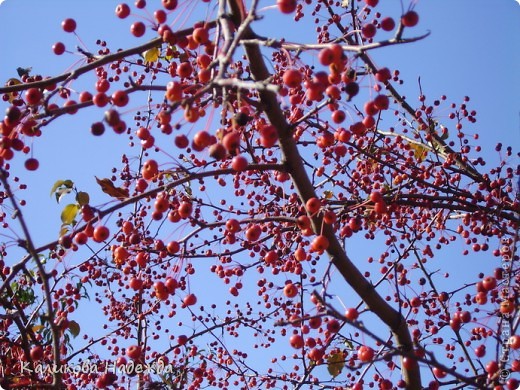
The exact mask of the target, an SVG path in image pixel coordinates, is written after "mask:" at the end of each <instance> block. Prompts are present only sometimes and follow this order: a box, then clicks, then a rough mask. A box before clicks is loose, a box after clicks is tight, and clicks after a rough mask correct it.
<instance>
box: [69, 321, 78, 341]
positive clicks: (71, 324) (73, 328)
mask: <svg viewBox="0 0 520 390" xmlns="http://www.w3.org/2000/svg"><path fill="white" fill-rule="evenodd" d="M69 330H70V334H71V335H72V336H74V337H76V336H77V335H79V332H80V327H79V324H78V323H77V322H76V321H74V320H72V321H69Z"/></svg>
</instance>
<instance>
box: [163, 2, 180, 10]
mask: <svg viewBox="0 0 520 390" xmlns="http://www.w3.org/2000/svg"><path fill="white" fill-rule="evenodd" d="M162 5H163V7H164V8H165V9H167V10H169V11H171V10H174V9H175V8H177V0H162Z"/></svg>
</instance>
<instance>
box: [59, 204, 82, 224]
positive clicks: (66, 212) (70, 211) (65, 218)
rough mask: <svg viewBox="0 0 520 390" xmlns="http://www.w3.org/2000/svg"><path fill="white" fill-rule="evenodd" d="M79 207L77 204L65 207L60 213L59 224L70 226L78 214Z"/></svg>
mask: <svg viewBox="0 0 520 390" xmlns="http://www.w3.org/2000/svg"><path fill="white" fill-rule="evenodd" d="M78 210H79V206H78V205H77V204H72V203H71V204H68V205H66V206H65V208H64V209H63V211H62V212H61V222H63V223H64V224H65V225H70V224H71V223H72V222H73V221H74V218H76V215H77V214H78Z"/></svg>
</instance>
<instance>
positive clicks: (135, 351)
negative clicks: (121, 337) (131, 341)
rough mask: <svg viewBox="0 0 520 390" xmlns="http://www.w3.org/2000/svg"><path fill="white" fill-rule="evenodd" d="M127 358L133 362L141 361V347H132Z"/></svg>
mask: <svg viewBox="0 0 520 390" xmlns="http://www.w3.org/2000/svg"><path fill="white" fill-rule="evenodd" d="M126 356H128V357H129V358H130V359H132V360H136V359H139V358H140V357H141V347H140V346H138V345H131V346H130V347H128V349H127V350H126Z"/></svg>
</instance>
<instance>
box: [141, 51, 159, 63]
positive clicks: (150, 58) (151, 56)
mask: <svg viewBox="0 0 520 390" xmlns="http://www.w3.org/2000/svg"><path fill="white" fill-rule="evenodd" d="M160 55H161V50H160V49H159V48H158V47H152V48H151V49H148V50H146V51H145V52H144V53H143V58H144V60H145V61H146V62H155V61H157V60H158V59H159V56H160Z"/></svg>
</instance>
